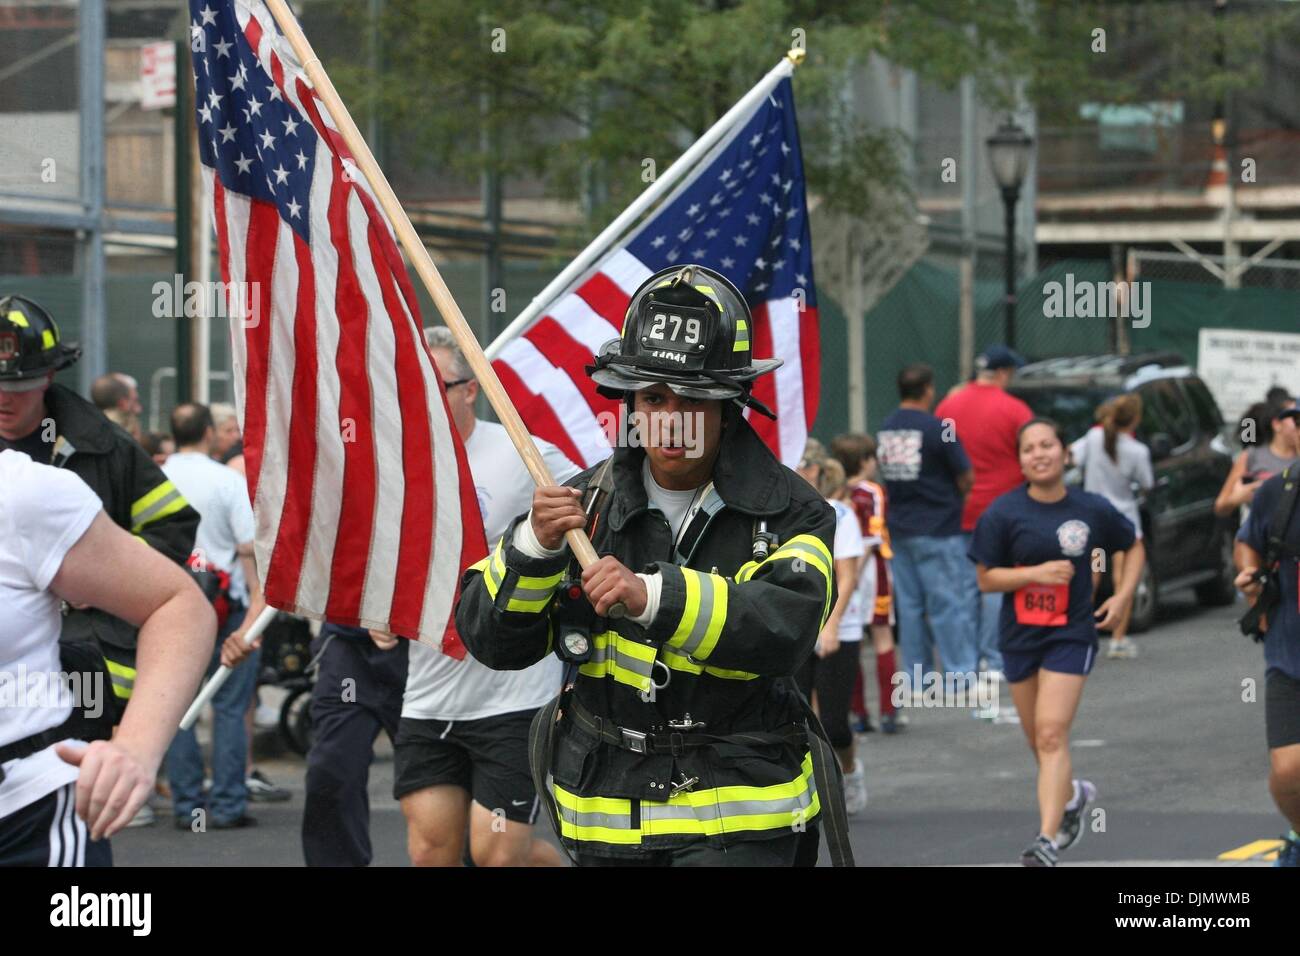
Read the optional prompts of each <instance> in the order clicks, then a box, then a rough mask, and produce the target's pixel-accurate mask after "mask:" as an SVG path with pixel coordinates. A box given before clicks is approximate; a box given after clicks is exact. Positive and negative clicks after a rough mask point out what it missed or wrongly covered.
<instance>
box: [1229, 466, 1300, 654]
mask: <svg viewBox="0 0 1300 956" xmlns="http://www.w3.org/2000/svg"><path fill="white" fill-rule="evenodd" d="M1294 469H1295V466H1294V465H1292V466H1291V467H1289V468H1287V470H1286V471H1284V472H1282V496H1281V497H1280V498H1278V501H1277V507H1276V508H1275V509H1274V511H1273V518H1272V520H1271V521H1270V522H1269V524H1268V538H1267V539H1266V540H1265V541H1264V554H1263V559H1264V563H1263V565H1262V566H1261V567H1260V568H1259V570H1258V571H1256V572H1255V580H1257V581H1259V583H1260V585H1261V587H1262V590H1261V591H1260V592H1259V597H1258V598H1256V599H1255V604H1254V605H1253V606H1252V607H1251V608H1250V609H1249V610H1248V611H1247V612H1246V613H1245V614H1243V615H1242V617H1241V620H1240V621H1238V622H1237V623H1238V626H1240V628H1241V633H1242V634H1244V635H1246V636H1247V637H1249V638H1251V639H1253V640H1254V641H1256V642H1259V641H1262V640H1263V639H1264V635H1265V634H1266V633H1267V632H1268V622H1269V620H1270V619H1271V617H1272V615H1273V612H1274V611H1276V610H1277V608H1278V605H1280V604H1281V603H1282V581H1281V576H1280V574H1279V569H1278V565H1279V563H1280V562H1281V561H1282V559H1283V558H1296V557H1300V554H1297V553H1296V552H1295V551H1293V550H1292V549H1290V548H1288V547H1287V545H1286V533H1287V529H1288V528H1290V527H1291V519H1292V518H1293V517H1294V516H1295V510H1296V501H1297V499H1300V475H1293V474H1292V471H1293V470H1294Z"/></svg>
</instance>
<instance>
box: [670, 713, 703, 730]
mask: <svg viewBox="0 0 1300 956" xmlns="http://www.w3.org/2000/svg"><path fill="white" fill-rule="evenodd" d="M668 726H669V727H671V728H672V729H673V730H686V731H690V730H703V729H704V728H705V727H706V726H708V725H707V724H705V723H704V721H702V720H691V713H690V711H687V712H686V716H685V717H684V718H682V719H681V720H670V721H668Z"/></svg>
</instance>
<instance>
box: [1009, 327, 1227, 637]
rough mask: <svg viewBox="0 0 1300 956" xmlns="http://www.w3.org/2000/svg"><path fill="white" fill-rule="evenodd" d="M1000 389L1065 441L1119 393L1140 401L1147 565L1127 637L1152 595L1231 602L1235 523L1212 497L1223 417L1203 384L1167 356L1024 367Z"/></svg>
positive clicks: (1222, 464) (1221, 473)
mask: <svg viewBox="0 0 1300 956" xmlns="http://www.w3.org/2000/svg"><path fill="white" fill-rule="evenodd" d="M1009 391H1010V392H1011V393H1012V394H1013V395H1016V396H1018V397H1019V398H1021V399H1023V400H1024V401H1025V403H1026V404H1028V405H1029V407H1030V408H1032V409H1033V410H1034V413H1035V414H1038V415H1045V416H1047V417H1049V418H1053V419H1055V420H1056V421H1057V422H1059V423H1060V425H1061V427H1062V428H1063V429H1064V431H1065V436H1066V439H1067V440H1068V441H1071V442H1072V441H1074V440H1075V439H1077V438H1079V437H1080V436H1082V435H1083V434H1084V433H1085V432H1086V431H1087V430H1088V429H1089V428H1090V427H1092V424H1093V411H1094V410H1095V409H1096V407H1097V406H1098V405H1100V404H1101V403H1102V402H1104V401H1106V400H1107V399H1109V398H1111V397H1113V396H1115V395H1118V394H1120V393H1122V392H1137V394H1138V395H1140V396H1142V423H1141V424H1140V425H1139V426H1138V438H1139V439H1141V440H1142V441H1143V442H1144V443H1145V444H1146V445H1147V447H1148V448H1150V449H1151V463H1152V466H1153V470H1154V472H1155V480H1156V481H1155V487H1154V488H1152V489H1151V490H1150V491H1149V492H1147V494H1146V496H1145V498H1143V499H1141V500H1140V507H1141V513H1142V533H1143V536H1144V543H1145V544H1146V551H1147V564H1146V568H1145V569H1144V570H1143V572H1142V579H1141V581H1140V582H1139V584H1138V591H1137V596H1136V597H1135V598H1134V600H1133V619H1132V623H1131V625H1130V627H1131V629H1132V630H1133V631H1142V630H1145V629H1146V628H1148V627H1150V626H1151V623H1152V621H1154V620H1155V617H1156V612H1157V608H1158V606H1159V600H1160V596H1161V595H1162V594H1168V593H1169V592H1171V591H1174V590H1177V589H1179V588H1186V587H1194V588H1195V589H1196V597H1197V599H1198V600H1199V601H1200V602H1201V603H1202V604H1207V605H1223V604H1231V603H1232V601H1233V600H1234V599H1235V598H1236V589H1235V588H1234V587H1233V584H1232V581H1233V576H1234V571H1233V564H1232V542H1233V536H1234V534H1235V533H1236V526H1235V523H1231V522H1227V521H1224V520H1222V519H1219V518H1216V517H1215V515H1214V499H1215V498H1216V497H1217V496H1218V494H1219V489H1220V488H1221V487H1222V485H1223V480H1224V478H1226V477H1227V475H1228V471H1229V469H1230V468H1231V467H1232V451H1231V449H1230V447H1229V446H1228V444H1227V441H1226V434H1227V433H1226V432H1225V429H1224V423H1223V416H1222V415H1221V414H1220V413H1219V406H1218V403H1217V402H1215V400H1214V396H1213V395H1211V394H1210V390H1209V389H1208V388H1207V387H1206V386H1205V383H1204V382H1203V381H1201V380H1200V378H1198V377H1197V375H1196V373H1195V372H1194V371H1193V370H1192V369H1191V368H1189V367H1188V366H1187V362H1186V360H1185V359H1184V358H1183V357H1182V356H1181V355H1178V354H1176V353H1170V352H1152V353H1147V354H1142V355H1123V356H1121V355H1089V356H1082V357H1077V358H1059V359H1049V360H1047V361H1043V362H1035V363H1033V364H1031V365H1026V366H1025V367H1024V368H1022V369H1021V370H1020V371H1019V372H1018V373H1017V375H1016V378H1015V380H1014V381H1013V382H1012V383H1011V387H1010V388H1009Z"/></svg>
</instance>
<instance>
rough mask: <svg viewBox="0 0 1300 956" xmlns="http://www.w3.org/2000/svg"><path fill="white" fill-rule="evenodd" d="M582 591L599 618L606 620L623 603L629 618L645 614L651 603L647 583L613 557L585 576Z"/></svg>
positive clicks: (584, 572)
mask: <svg viewBox="0 0 1300 956" xmlns="http://www.w3.org/2000/svg"><path fill="white" fill-rule="evenodd" d="M582 590H583V593H585V594H586V595H587V600H588V601H590V602H591V606H592V607H594V608H595V609H596V615H597V616H598V617H604V616H605V615H606V614H608V613H609V609H610V608H611V607H613V606H614V605H615V604H618V603H619V602H620V601H621V602H622V603H623V606H624V607H626V608H627V613H628V615H629V616H631V617H636V616H637V615H638V614H641V613H642V612H643V611H645V607H646V601H647V600H648V596H647V593H646V586H645V582H644V581H642V580H641V578H640V577H638V576H637V575H636V574H635V573H634V572H632V571H630V570H629V569H628V568H627V567H626V566H625V565H624V564H622V562H620V561H619V560H618V559H617V558H615V557H613V556H612V555H605V557H603V558H600V559H598V560H597V561H596V563H595V564H593V565H591V566H589V567H588V568H587V569H586V570H585V571H583V572H582Z"/></svg>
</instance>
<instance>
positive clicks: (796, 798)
mask: <svg viewBox="0 0 1300 956" xmlns="http://www.w3.org/2000/svg"><path fill="white" fill-rule="evenodd" d="M552 790H553V791H554V793H555V802H556V808H557V810H558V811H559V815H560V832H561V833H562V834H563V835H564V836H566V837H568V838H569V839H570V840H573V841H575V842H578V843H585V842H590V843H610V844H617V845H620V846H629V845H630V846H636V845H639V844H640V843H641V842H642V841H643V840H645V839H649V838H653V837H657V836H699V837H709V836H720V835H722V834H724V833H725V834H735V833H742V832H744V831H754V830H793V829H795V828H797V827H800V826H802V825H803V824H806V823H807V822H808V821H809V820H811V819H812V818H813V817H815V816H816V815H817V814H818V813H819V812H820V811H821V801H820V799H819V797H818V794H817V784H816V783H815V781H814V780H813V769H812V753H811V752H808V753H805V754H804V758H803V762H802V764H801V766H800V772H799V776H797V777H795V778H794V779H793V780H791V781H789V782H788V783H778V784H773V785H771V786H767V787H748V786H730V787H712V788H709V789H706V790H693V791H688V792H686V793H680V794H678V795H677V796H675V797H670V798H669V799H667V800H640V801H638V803H639V806H638V807H637V809H638V810H639V815H640V826H639V827H633V826H632V809H633V807H632V801H631V800H624V799H619V798H613V797H579V796H578V795H577V794H574V793H570V792H569V791H568V790H565V789H564V788H563V787H561V786H560V785H559V784H554V786H553V787H552Z"/></svg>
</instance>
